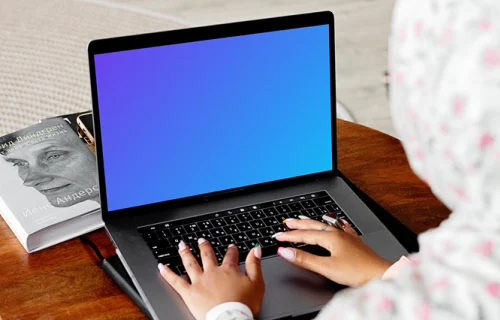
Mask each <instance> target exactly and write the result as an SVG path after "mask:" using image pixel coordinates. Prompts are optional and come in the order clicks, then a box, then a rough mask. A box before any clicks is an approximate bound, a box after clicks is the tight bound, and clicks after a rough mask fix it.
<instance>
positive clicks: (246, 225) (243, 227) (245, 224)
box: [236, 222, 253, 231]
mask: <svg viewBox="0 0 500 320" xmlns="http://www.w3.org/2000/svg"><path fill="white" fill-rule="evenodd" d="M236 227H238V229H240V231H248V230H252V229H253V228H252V226H251V225H250V223H248V222H242V223H238V224H237V225H236Z"/></svg>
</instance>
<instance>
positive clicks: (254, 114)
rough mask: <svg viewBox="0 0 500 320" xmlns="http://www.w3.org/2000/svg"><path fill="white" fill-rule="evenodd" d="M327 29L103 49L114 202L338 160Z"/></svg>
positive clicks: (99, 75)
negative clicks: (334, 150)
mask: <svg viewBox="0 0 500 320" xmlns="http://www.w3.org/2000/svg"><path fill="white" fill-rule="evenodd" d="M328 32H329V28H328V25H320V26H313V27H304V28H296V29H287V30H281V31H273V32H264V33H258V34H251V35H243V36H234V37H227V38H218V39H213V40H204V41H195V42H188V43H180V44H172V45H165V46H157V47H151V48H142V49H134V50H127V51H119V52H112V53H103V54H96V55H95V56H94V61H95V74H96V83H97V96H98V104H99V114H100V128H101V138H102V141H101V144H102V152H103V161H102V162H103V163H102V165H103V166H104V176H105V181H106V192H107V198H106V200H107V204H108V210H109V211H115V210H119V209H125V208H130V207H136V206H140V205H145V204H151V203H157V202H162V201H166V200H172V199H178V198H184V197H189V196H194V195H201V194H206V193H212V192H217V191H222V190H227V189H232V188H238V187H242V186H249V185H255V184H259V183H264V182H270V181H275V180H281V179H286V178H291V177H297V176H303V175H308V174H312V173H318V172H323V171H328V170H331V169H332V134H331V131H332V127H331V126H332V123H331V103H332V101H331V96H330V55H329V50H330V48H329V34H328Z"/></svg>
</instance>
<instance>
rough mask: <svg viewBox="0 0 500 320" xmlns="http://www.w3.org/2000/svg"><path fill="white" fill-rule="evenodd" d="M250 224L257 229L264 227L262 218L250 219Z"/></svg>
mask: <svg viewBox="0 0 500 320" xmlns="http://www.w3.org/2000/svg"><path fill="white" fill-rule="evenodd" d="M250 225H251V226H252V228H254V229H259V228H262V227H265V225H264V222H262V220H252V221H250Z"/></svg>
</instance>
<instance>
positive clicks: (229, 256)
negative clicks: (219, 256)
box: [222, 243, 238, 267]
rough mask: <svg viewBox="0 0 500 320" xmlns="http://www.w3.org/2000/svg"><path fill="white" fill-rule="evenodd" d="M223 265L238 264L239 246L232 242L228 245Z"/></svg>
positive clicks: (232, 265) (231, 265)
mask: <svg viewBox="0 0 500 320" xmlns="http://www.w3.org/2000/svg"><path fill="white" fill-rule="evenodd" d="M222 265H223V266H227V267H234V266H238V248H237V247H236V246H235V245H234V244H232V243H231V244H230V245H229V247H227V251H226V255H225V256H224V260H222Z"/></svg>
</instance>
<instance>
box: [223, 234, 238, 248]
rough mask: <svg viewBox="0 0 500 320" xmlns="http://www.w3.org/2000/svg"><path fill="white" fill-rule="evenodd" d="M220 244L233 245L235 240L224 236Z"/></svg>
mask: <svg viewBox="0 0 500 320" xmlns="http://www.w3.org/2000/svg"><path fill="white" fill-rule="evenodd" d="M219 241H220V243H222V245H223V246H228V245H230V244H231V243H235V242H236V241H234V239H233V238H232V237H231V236H223V237H220V238H219Z"/></svg>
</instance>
